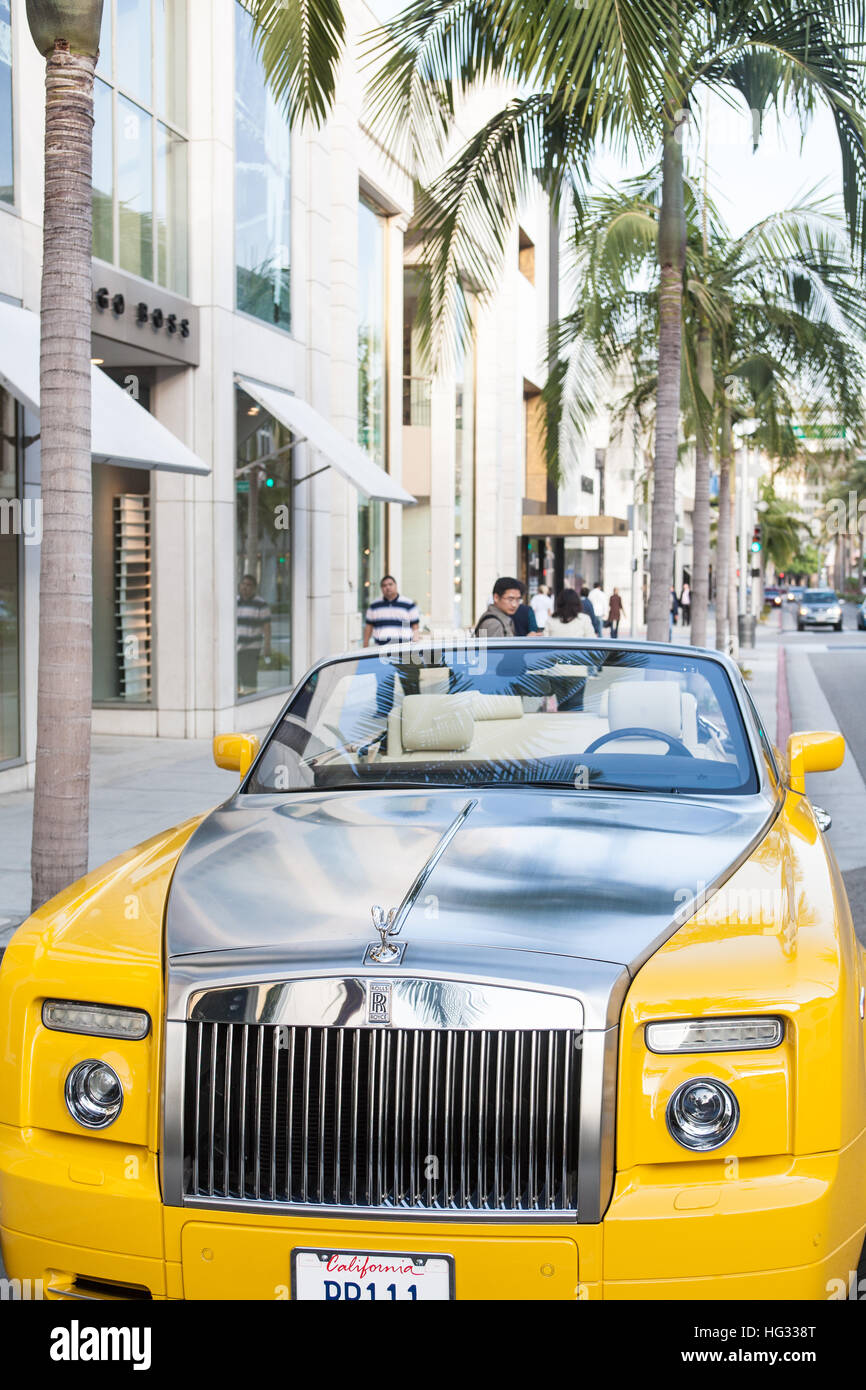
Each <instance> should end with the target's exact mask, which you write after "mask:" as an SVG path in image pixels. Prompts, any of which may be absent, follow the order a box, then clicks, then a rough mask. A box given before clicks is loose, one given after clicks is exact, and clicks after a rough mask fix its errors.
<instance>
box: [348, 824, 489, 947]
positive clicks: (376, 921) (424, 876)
mask: <svg viewBox="0 0 866 1390" xmlns="http://www.w3.org/2000/svg"><path fill="white" fill-rule="evenodd" d="M477 805H478V802H477V801H475V800H473V801H467V802H466V805H465V806H464V807H463V809H462V811H461V812H460V813H459V815H457V816H455V818H454V820H453V821H452V822H451V824H450V825H449V827H448V829H447V830H446V831H445V834H444V835H443V836H442V838H441V839H440V840H439V843H438V844H437V845H436V848H435V849H434V850H433V853H432V854H431V855H430V858H429V859H428V860H427V861H426V863H425V864H424V865H423V866H422V868H421V871H420V873H419V874H418V875H417V877H416V878H415V881H414V882H413V884H412V886H411V888H410V889H409V891H408V893H407V894H406V896H405V898H404V899H403V901H402V902H401V904H400V906H399V907H398V908H397V910H396V912H395V911H394V908H393V907H392V908H390V909H389V911H388V912H386V911H385V909H384V907H379V906H378V904H377V905H376V906H375V907H371V908H370V912H371V913H372V917H373V926H374V927H375V928H376V931H377V932H378V933H379V940H378V942H376V943H374V944H373V945H372V946H368V947H367V950H366V952H365V953H364V964H365V965H366V963H367V962H368V961H372V962H373V964H374V965H390V964H394V965H399V964H400V962H401V961H402V959H403V952H404V951H405V950H406V946H405V943H402V942H401V944H400V945H399V946H395V945H394V943H393V941H389V940H388V938H389V937H391V936H397V934H398V933H399V932H400V931H401V930H402V927H403V923H404V922H405V921H406V918H407V917H408V915H409V913H410V911H411V909H412V905H413V903H414V902H415V900H416V899H417V897H418V894H419V893H420V892H421V889H422V888H423V887H424V884H425V883H426V882H427V880H428V878H429V877H430V875H431V874H432V872H433V870H434V869H435V867H436V865H437V864H438V863H439V860H440V859H441V858H442V855H443V854H444V853H445V851H446V849H447V848H448V846H449V844H450V843H451V841H452V840H453V839H454V836H455V835H456V834H457V831H458V830H459V829H460V827H461V825H462V824H463V822H464V821H465V820H466V817H467V816H468V815H470V813H471V812H472V811H474V810H475V807H476V806H477Z"/></svg>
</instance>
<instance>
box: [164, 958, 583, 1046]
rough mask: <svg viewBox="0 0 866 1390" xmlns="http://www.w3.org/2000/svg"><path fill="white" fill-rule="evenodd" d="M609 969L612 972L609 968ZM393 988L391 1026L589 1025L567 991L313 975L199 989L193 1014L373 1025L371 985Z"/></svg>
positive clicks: (200, 1018) (295, 1023)
mask: <svg viewBox="0 0 866 1390" xmlns="http://www.w3.org/2000/svg"><path fill="white" fill-rule="evenodd" d="M605 973H606V974H609V972H605ZM381 983H386V984H389V985H390V986H391V1026H392V1027H393V1028H398V1029H399V1028H441V1029H443V1030H445V1029H459V1030H460V1031H461V1032H468V1031H477V1030H490V1031H493V1030H496V1029H503V1028H506V1029H507V1028H518V1029H521V1028H527V1029H531V1028H533V1027H535V1028H541V1027H542V1026H543V1027H545V1028H555V1029H561V1028H573V1029H575V1030H577V1031H579V1030H580V1029H581V1028H582V1027H583V1026H584V1023H585V1022H586V1020H585V1015H584V1009H583V1005H582V1003H581V1001H580V999H578V998H576V997H575V995H573V994H569V993H564V992H563V993H557V994H554V993H548V992H546V991H545V990H544V989H532V988H530V987H523V988H521V987H520V986H518V985H517V984H515V985H497V984H487V983H485V982H483V981H480V980H478V981H473V980H465V979H464V980H441V979H436V980H432V979H427V978H423V977H419V976H416V975H411V976H410V975H407V976H397V977H396V978H395V979H393V980H391V979H390V978H389V977H388V976H387V975H386V974H382V975H372V974H371V975H361V974H359V975H357V976H348V975H343V974H341V975H336V974H335V975H325V974H319V975H317V976H307V977H306V978H304V979H300V980H281V981H273V982H270V983H268V982H264V981H262V982H257V983H244V982H243V981H239V982H238V983H237V985H236V986H234V987H233V988H232V987H229V988H222V989H220V988H215V989H207V990H197V991H196V992H195V993H194V994H192V995H191V996H190V998H189V1002H188V1005H187V1017H188V1019H189V1021H190V1022H195V1023H259V1024H284V1025H287V1026H289V1027H296V1028H297V1027H304V1026H313V1027H328V1026H330V1027H337V1028H350V1027H361V1028H364V1027H368V1026H370V1025H369V1022H368V1018H367V989H368V986H369V985H370V984H376V985H378V984H381Z"/></svg>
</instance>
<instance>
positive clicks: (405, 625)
mask: <svg viewBox="0 0 866 1390" xmlns="http://www.w3.org/2000/svg"><path fill="white" fill-rule="evenodd" d="M381 587H382V597H381V598H377V599H375V600H374V601H373V603H371V604H370V607H369V608H368V609H367V612H366V614H365V617H364V646H365V647H369V646H370V645H371V643H372V645H373V646H375V647H384V646H385V645H386V644H387V643H388V642H404V641H406V640H407V639H409V638H411V639H412V641H413V642H414V641H415V640H416V639H417V637H418V630H419V628H420V625H421V614H420V613H419V612H418V609H417V607H416V605H415V604H414V603H413V602H412V600H411V599H410V598H403V597H402V595H401V593H400V590H399V589H398V588H397V581H396V579H395V578H394V576H393V574H386V575H385V578H384V579H383V580H382V586H381Z"/></svg>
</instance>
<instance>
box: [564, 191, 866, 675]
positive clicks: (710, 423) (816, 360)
mask: <svg viewBox="0 0 866 1390" xmlns="http://www.w3.org/2000/svg"><path fill="white" fill-rule="evenodd" d="M662 198H663V180H662V176H661V171H660V170H654V171H652V173H651V174H650V175H648V176H644V177H643V178H641V179H637V180H632V181H630V182H629V183H627V184H626V185H625V186H624V188H622V189H619V190H617V189H613V190H610V191H608V192H604V193H601V194H599V195H597V196H596V197H595V198H594V199H593V200H592V202H591V203H590V204H589V205H588V207H586V208H585V209H584V210H583V216H582V219H581V220H580V221H578V222H576V223H575V231H574V236H573V250H574V263H573V266H572V268H571V271H572V279H573V285H574V303H575V307H574V309H573V310H572V312H571V313H570V314H568V315H566V316H565V317H564V318H563V319H562V320H561V322H560V323H559V324H558V325H556V326H555V328H554V330H553V335H552V336H553V349H554V350H553V356H554V358H555V359H556V365H555V367H554V369H553V370H552V371H551V373H550V377H549V380H548V384H547V386H546V388H545V398H546V400H547V402H548V405H549V413H550V417H551V418H552V419H555V420H560V421H561V422H562V424H561V426H560V430H561V432H562V433H563V436H564V437H567V434H568V431H569V430H570V429H571V430H575V431H576V432H577V434H578V435H580V434H581V433H583V431H584V430H585V428H586V425H587V423H588V421H589V420H590V419H591V418H592V416H593V414H594V413H595V411H596V410H597V408H598V402H599V400H603V399H604V398H605V395H609V394H610V390H611V383H612V382H614V381H617V380H621V378H622V373H623V367H625V368H626V381H627V382H628V378H629V377H630V385H629V384H627V385H626V388H625V389H624V390H622V391H621V394H620V400H619V403H618V406H617V408H616V411H615V419H619V420H621V419H622V418H624V416H625V415H626V414H628V413H629V412H630V411H636V412H637V413H638V415H639V417H640V418H641V419H643V420H646V419H647V417H649V419H650V421H651V423H652V425H653V427H654V428H657V409H658V407H657V402H658V378H659V374H660V355H661V353H660V345H659V331H658V328H659V319H660V315H661V309H660V293H659V288H658V285H657V283H653V281H652V277H651V269H652V266H653V265H654V263H655V259H656V255H657V251H656V246H657V240H658V232H659V224H660V220H661V206H662ZM684 210H685V215H686V227H687V237H686V255H685V277H684V285H685V293H684V296H683V302H682V335H683V341H684V345H685V351H684V354H683V359H682V390H681V397H682V403H683V406H684V410H683V433H684V435H685V437H686V439H694V441H695V453H696V479H695V510H694V521H695V526H694V562H693V566H692V580H693V593H692V619H693V633H692V637H693V640H694V641H695V642H699V643H703V642H705V641H706V576H707V574H708V571H709V507H708V490H709V489H708V482H709V476H708V475H709V459H710V456H711V453H713V452H715V453H716V454H717V456H718V458H719V464H720V497H719V517H718V531H717V549H716V555H717V564H716V581H717V606H716V628H717V634H716V639H717V645H719V646H720V647H721V648H722V649H725V648H726V647H727V644H728V633H729V608H728V603H727V601H726V598H725V596H726V595H727V594H728V593H729V591H730V588H731V580H732V578H735V575H736V567H735V563H734V562H733V560H732V553H733V539H734V532H733V527H732V517H731V486H730V481H731V479H730V474H731V462H732V456H733V431H734V426H735V424H736V423H737V421H738V420H740V419H743V418H745V417H750V416H751V417H755V419H756V420H757V423H758V431H757V434H756V435H755V442H756V443H757V444H758V445H759V446H760V447H761V448H762V449H763V450H764V451H766V452H767V453H768V454H769V455H770V456H771V457H773V458H774V459H778V460H785V459H787V458H789V457H790V456H791V455H792V453H793V452H794V451H796V450H798V449H799V447H800V446H799V444H798V440H797V437H796V431H795V425H796V424H803V423H806V424H808V423H809V422H810V421H815V420H819V419H820V421H821V422H822V424H823V425H824V428H825V429H826V428H827V427H828V424H829V423H830V422H833V423H832V430H833V432H834V433H837V432H838V433H839V434H840V435H841V434H844V435H846V436H847V438H848V439H849V441H850V442H851V444H852V445H853V444H854V443H855V442H856V441H857V440H858V439H859V438H860V436H861V434H862V430H863V392H864V369H863V358H862V354H861V351H860V347H859V343H860V342H861V341H862V338H863V336H864V334H866V309H864V302H863V295H862V281H861V280H860V278H859V277H858V275H857V274H856V273H855V271H854V269H853V266H852V264H851V260H850V251H849V245H848V241H847V237H846V234H845V228H844V225H842V224H841V223H840V222H839V221H838V220H837V219H836V218H834V217H833V216H832V215H831V214H830V213H828V211H827V207H826V204H825V203H824V202H823V201H821V200H817V201H812V202H808V203H806V204H804V205H803V206H802V207H798V208H793V209H789V210H787V211H785V212H782V213H779V214H776V215H774V216H773V217H770V218H767V219H765V220H764V221H762V222H761V223H759V224H758V225H757V226H755V227H753V228H750V229H749V231H748V232H746V233H745V234H744V235H743V236H741V237H736V238H732V237H731V236H730V234H729V232H728V231H727V228H726V227H725V225H724V223H723V221H722V219H721V218H720V216H719V214H718V212H717V211H716V209H715V208H714V207H713V205H712V203H711V202H709V201H708V200H707V199H705V198H704V197H703V196H702V194H701V192H700V190H699V189H698V188H697V187H696V186H695V185H694V184H693V183H691V182H689V183H687V184H686V199H685V203H684ZM559 434H560V431H553V430H549V431H548V437H547V446H548V459H549V466H550V467H551V470H552V471H553V472H554V474H556V471H557V469H558V467H559V453H558V446H559ZM702 455H703V458H702V457H701V456H702ZM701 474H703V476H701ZM700 579H703V580H704V584H703V593H702V592H701V588H700V587H699V580H700Z"/></svg>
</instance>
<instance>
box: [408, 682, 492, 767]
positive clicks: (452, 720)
mask: <svg viewBox="0 0 866 1390" xmlns="http://www.w3.org/2000/svg"><path fill="white" fill-rule="evenodd" d="M474 729H475V720H474V719H473V717H472V695H471V694H469V693H465V694H464V693H463V692H461V693H460V694H457V695H407V696H406V698H405V699H404V701H403V716H402V729H401V741H402V744H403V748H404V750H405V751H406V752H407V753H418V752H434V753H450V752H459V751H460V750H462V749H464V748H468V747H469V745H470V743H471V742H472V734H473V732H474Z"/></svg>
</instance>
